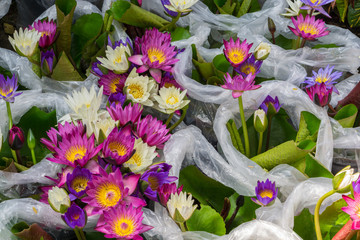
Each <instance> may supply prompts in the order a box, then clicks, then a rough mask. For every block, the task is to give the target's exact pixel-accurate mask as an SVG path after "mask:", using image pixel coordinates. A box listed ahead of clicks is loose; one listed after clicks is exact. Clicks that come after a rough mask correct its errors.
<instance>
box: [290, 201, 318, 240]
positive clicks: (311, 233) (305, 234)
mask: <svg viewBox="0 0 360 240" xmlns="http://www.w3.org/2000/svg"><path fill="white" fill-rule="evenodd" d="M294 231H295V232H296V233H297V234H298V235H299V236H300V237H301V238H302V239H306V240H312V239H314V240H316V232H315V224H314V216H313V215H312V214H311V213H310V212H309V209H307V208H305V209H304V210H303V211H302V212H301V213H300V215H298V216H296V217H295V218H294Z"/></svg>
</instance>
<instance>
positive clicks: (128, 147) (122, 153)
mask: <svg viewBox="0 0 360 240" xmlns="http://www.w3.org/2000/svg"><path fill="white" fill-rule="evenodd" d="M134 144H135V137H134V136H133V135H132V133H131V127H130V126H129V125H128V126H126V127H125V128H122V129H120V130H118V129H117V128H114V129H113V130H112V131H111V133H110V134H109V136H108V137H107V138H106V140H105V141H104V147H103V151H102V153H103V155H104V159H105V160H106V161H107V162H109V163H111V164H113V165H120V164H122V163H124V162H126V161H127V160H129V158H130V157H131V155H132V154H133V152H134Z"/></svg>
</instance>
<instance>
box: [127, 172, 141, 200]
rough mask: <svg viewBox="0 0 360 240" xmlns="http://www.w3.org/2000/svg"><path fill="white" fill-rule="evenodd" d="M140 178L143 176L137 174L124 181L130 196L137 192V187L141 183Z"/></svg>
mask: <svg viewBox="0 0 360 240" xmlns="http://www.w3.org/2000/svg"><path fill="white" fill-rule="evenodd" d="M140 176H141V175H140V174H136V175H131V176H128V177H126V178H124V179H123V182H124V187H126V188H128V189H129V194H130V195H131V194H132V193H133V192H134V191H135V189H136V186H137V184H138V182H139V179H140Z"/></svg>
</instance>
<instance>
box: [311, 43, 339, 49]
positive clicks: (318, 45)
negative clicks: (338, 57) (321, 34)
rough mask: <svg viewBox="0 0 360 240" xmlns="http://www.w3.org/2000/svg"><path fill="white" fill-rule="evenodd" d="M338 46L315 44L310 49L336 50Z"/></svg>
mask: <svg viewBox="0 0 360 240" xmlns="http://www.w3.org/2000/svg"><path fill="white" fill-rule="evenodd" d="M338 47H339V46H338V45H336V44H333V43H331V44H316V45H315V46H313V47H312V49H319V48H338Z"/></svg>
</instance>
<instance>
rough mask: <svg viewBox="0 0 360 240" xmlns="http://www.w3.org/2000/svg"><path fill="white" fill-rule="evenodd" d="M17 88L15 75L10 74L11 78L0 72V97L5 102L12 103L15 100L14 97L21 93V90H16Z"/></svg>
mask: <svg viewBox="0 0 360 240" xmlns="http://www.w3.org/2000/svg"><path fill="white" fill-rule="evenodd" d="M17 89H18V84H17V77H16V76H15V74H14V75H12V77H11V78H9V77H6V79H5V77H4V75H1V74H0V99H4V100H5V101H6V102H11V103H13V102H14V101H15V97H16V96H19V95H20V94H22V92H18V93H17V92H16V90H17Z"/></svg>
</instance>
